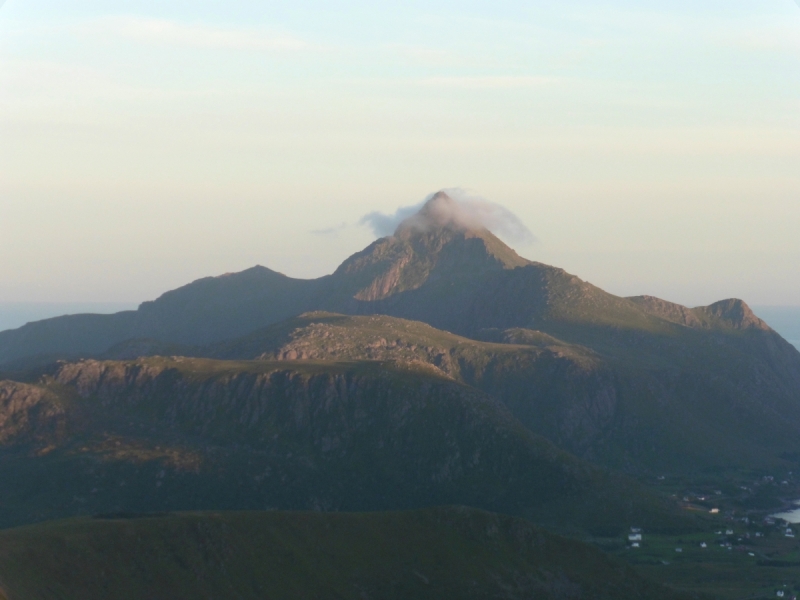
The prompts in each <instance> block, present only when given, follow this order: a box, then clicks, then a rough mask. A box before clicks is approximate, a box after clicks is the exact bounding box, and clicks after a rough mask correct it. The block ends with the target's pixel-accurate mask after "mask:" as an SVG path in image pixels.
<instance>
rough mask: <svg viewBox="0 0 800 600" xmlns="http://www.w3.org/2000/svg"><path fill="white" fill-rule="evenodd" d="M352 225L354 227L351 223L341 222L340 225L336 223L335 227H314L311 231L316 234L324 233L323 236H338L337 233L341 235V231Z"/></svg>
mask: <svg viewBox="0 0 800 600" xmlns="http://www.w3.org/2000/svg"><path fill="white" fill-rule="evenodd" d="M350 227H352V225H351V224H349V223H339V224H338V225H336V226H334V227H324V228H322V229H312V230H311V233H313V234H314V235H322V236H336V235H339V233H340V232H341V231H344V230H345V229H349V228H350Z"/></svg>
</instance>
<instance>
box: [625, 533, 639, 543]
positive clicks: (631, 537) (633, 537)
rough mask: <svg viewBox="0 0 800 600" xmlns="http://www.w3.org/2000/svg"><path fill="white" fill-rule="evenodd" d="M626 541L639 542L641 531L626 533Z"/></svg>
mask: <svg viewBox="0 0 800 600" xmlns="http://www.w3.org/2000/svg"><path fill="white" fill-rule="evenodd" d="M628 541H629V542H641V541H642V534H641V533H630V534H628Z"/></svg>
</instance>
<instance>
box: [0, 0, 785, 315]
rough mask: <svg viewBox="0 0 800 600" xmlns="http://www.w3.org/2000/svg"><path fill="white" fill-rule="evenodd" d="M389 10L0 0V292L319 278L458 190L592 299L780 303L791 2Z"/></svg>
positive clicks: (91, 292)
mask: <svg viewBox="0 0 800 600" xmlns="http://www.w3.org/2000/svg"><path fill="white" fill-rule="evenodd" d="M0 4H1V3H0ZM387 4H389V3H377V2H366V1H364V2H358V1H346V0H345V1H340V2H336V3H326V2H321V1H318V2H312V1H303V0H294V1H292V2H288V1H286V2H283V1H280V0H272V1H270V2H255V1H245V0H228V1H225V2H222V1H215V2H211V1H204V0H193V1H192V2H187V1H183V0H172V1H167V2H164V1H163V0H162V1H160V2H156V1H155V0H153V1H142V0H114V1H113V2H111V1H103V0H83V1H81V0H75V1H70V0H59V1H56V0H40V1H34V0H7V1H6V2H5V4H4V5H2V9H0V302H34V301H51V302H52V301H58V302H89V301H98V302H139V301H142V300H147V299H152V298H154V297H156V296H158V295H159V294H160V293H162V292H164V291H166V290H168V289H172V288H175V287H177V286H179V285H182V284H185V283H187V282H189V281H192V280H194V279H196V278H199V277H202V276H206V275H215V274H220V273H224V272H230V271H238V270H242V269H245V268H247V267H250V266H252V265H254V264H262V265H265V266H268V267H270V268H273V269H276V270H279V271H281V272H284V273H286V274H287V275H292V276H296V277H312V276H319V275H323V274H325V273H329V272H331V271H332V270H333V269H334V268H335V267H336V266H337V265H338V264H339V263H340V262H341V261H342V260H343V259H345V258H346V257H347V256H348V255H349V254H351V253H352V252H354V251H356V250H359V249H361V248H362V247H363V246H365V245H366V244H367V243H369V242H370V241H371V240H372V239H374V235H373V233H372V231H371V230H370V229H368V228H366V227H363V226H358V225H357V223H358V221H359V220H360V219H361V217H362V216H363V215H365V214H367V213H370V212H373V211H380V212H384V213H387V214H390V213H394V212H395V211H396V210H397V209H398V208H399V207H403V206H409V205H413V204H417V203H418V202H420V201H421V200H422V199H423V198H424V197H425V196H426V195H427V194H429V193H431V192H434V191H436V190H438V189H441V188H450V187H460V188H463V189H466V190H468V191H470V192H471V193H473V194H476V195H479V196H482V197H484V198H486V199H488V200H489V201H491V202H494V203H497V204H501V205H503V206H504V207H506V208H507V209H508V210H510V211H511V212H513V213H514V214H516V215H517V217H518V218H519V219H520V220H521V222H522V223H524V225H525V226H526V227H527V228H528V229H529V230H530V231H531V232H532V233H533V235H534V236H535V237H536V242H535V243H526V242H516V243H514V244H513V245H514V246H515V248H516V249H517V251H518V252H519V253H520V254H522V255H523V256H526V257H527V258H531V259H534V260H538V261H541V262H545V263H548V264H553V265H556V266H560V267H563V268H565V269H567V270H568V271H570V272H572V273H574V274H576V275H578V276H579V277H581V278H582V279H585V280H588V281H591V282H592V283H595V284H597V285H599V286H601V287H603V288H605V289H607V290H608V291H610V292H613V293H616V294H621V295H632V294H643V293H646V294H652V295H657V296H660V297H664V298H667V299H669V300H674V301H678V302H681V303H685V304H690V305H698V304H707V303H710V302H713V301H714V300H717V299H721V298H727V297H733V296H736V297H741V298H744V299H745V300H747V301H748V302H751V303H753V304H800V277H798V265H800V7H798V4H797V3H795V2H794V1H793V0H759V1H754V0H726V1H721V0H720V1H717V0H705V1H701V2H697V1H696V0H695V1H689V0H672V1H670V2H664V1H661V2H652V1H649V0H636V1H633V0H630V1H627V0H601V1H592V2H588V1H582V0H563V1H560V2H530V1H521V0H515V1H511V0H509V1H498V0H494V1H491V2H489V1H485V2H479V1H465V0H460V1H458V2H456V1H440V0H425V1H424V2H423V1H421V0H420V1H409V2H403V3H394V4H402V6H398V5H395V6H385V5H387ZM320 232H323V233H320Z"/></svg>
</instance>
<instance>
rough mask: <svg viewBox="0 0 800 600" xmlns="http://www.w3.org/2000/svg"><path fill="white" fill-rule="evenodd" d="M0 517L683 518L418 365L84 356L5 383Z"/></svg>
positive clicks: (583, 525) (0, 415)
mask: <svg viewBox="0 0 800 600" xmlns="http://www.w3.org/2000/svg"><path fill="white" fill-rule="evenodd" d="M3 388H4V389H5V390H7V391H6V392H4V394H3V396H2V398H4V399H5V402H4V403H3V404H2V405H0V422H5V423H7V424H8V425H7V428H8V433H7V434H3V435H2V436H0V439H2V440H3V443H2V445H1V446H0V448H1V450H0V478H2V480H4V481H15V485H14V486H3V487H2V488H0V505H2V506H3V507H4V510H3V511H2V514H0V525H6V526H8V525H11V524H15V523H26V522H31V521H35V520H46V519H52V518H58V517H63V516H69V515H75V514H87V513H95V512H107V511H113V510H134V511H142V510H187V509H191V510H195V509H263V508H265V507H275V508H291V509H323V510H385V509H398V508H413V507H422V506H431V505H438V504H467V505H471V506H477V507H482V508H486V509H491V510H495V511H501V512H506V513H512V514H519V515H523V516H527V517H529V518H531V519H533V520H535V521H537V522H540V523H546V524H549V525H552V526H557V527H559V528H564V529H574V530H580V529H584V530H585V529H593V530H596V531H604V530H612V531H613V530H619V529H620V528H621V527H625V526H627V525H629V524H630V523H633V522H635V523H639V524H644V525H645V526H648V527H649V528H650V529H653V530H656V529H669V528H671V527H687V526H688V525H689V522H688V521H686V520H685V519H684V518H683V517H680V516H679V515H678V514H677V512H676V511H675V510H674V509H672V508H670V507H669V506H668V505H665V504H662V503H661V502H659V501H656V500H655V499H654V498H652V497H650V496H649V495H648V494H646V493H644V492H643V491H642V490H641V489H639V488H638V487H637V486H636V485H635V484H633V483H632V482H630V481H628V480H625V479H624V478H619V477H614V476H611V475H608V474H606V473H604V472H603V471H601V470H598V469H597V468H595V467H592V466H590V465H588V464H587V463H584V462H582V461H580V460H579V459H577V458H575V457H574V456H572V455H570V454H567V453H566V452H564V451H561V450H559V449H557V448H556V447H555V446H553V445H552V444H551V443H550V442H547V441H546V440H545V439H544V438H541V437H539V436H536V435H534V434H533V433H531V432H530V431H529V430H527V429H526V428H524V427H523V426H522V425H521V424H520V423H519V422H518V421H517V420H516V419H514V418H513V417H512V416H511V415H510V413H509V412H508V411H507V410H506V409H505V407H503V405H502V404H500V403H499V402H497V401H495V400H493V399H491V398H489V397H488V396H486V395H485V394H483V393H481V392H479V391H478V390H474V389H471V388H468V387H467V386H464V385H462V384H459V383H456V382H454V381H452V380H449V379H447V378H444V377H442V376H441V375H440V374H438V373H437V372H436V371H435V370H433V369H431V368H430V367H426V366H425V365H421V366H417V367H414V366H413V365H411V366H406V367H402V366H392V365H387V364H383V365H382V364H380V363H376V362H368V363H350V364H347V363H345V364H335V363H313V362H308V363H296V362H295V363H272V362H264V361H262V362H238V363H237V362H233V361H211V360H200V359H195V360H190V359H174V360H171V359H163V358H155V359H145V360H138V361H131V362H97V361H83V362H78V363H65V364H62V365H60V366H59V367H58V368H57V370H56V371H54V372H53V373H52V375H50V376H48V377H47V378H45V380H44V381H43V382H42V383H40V384H36V385H33V384H24V383H16V382H6V383H4V384H3Z"/></svg>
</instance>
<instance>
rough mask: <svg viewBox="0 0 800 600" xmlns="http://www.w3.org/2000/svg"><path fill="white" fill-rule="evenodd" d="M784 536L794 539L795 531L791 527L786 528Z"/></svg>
mask: <svg viewBox="0 0 800 600" xmlns="http://www.w3.org/2000/svg"><path fill="white" fill-rule="evenodd" d="M783 535H785V536H786V537H792V538H793V537H794V531H792V528H791V527H787V528H786V532H785V533H784V534H783Z"/></svg>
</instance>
